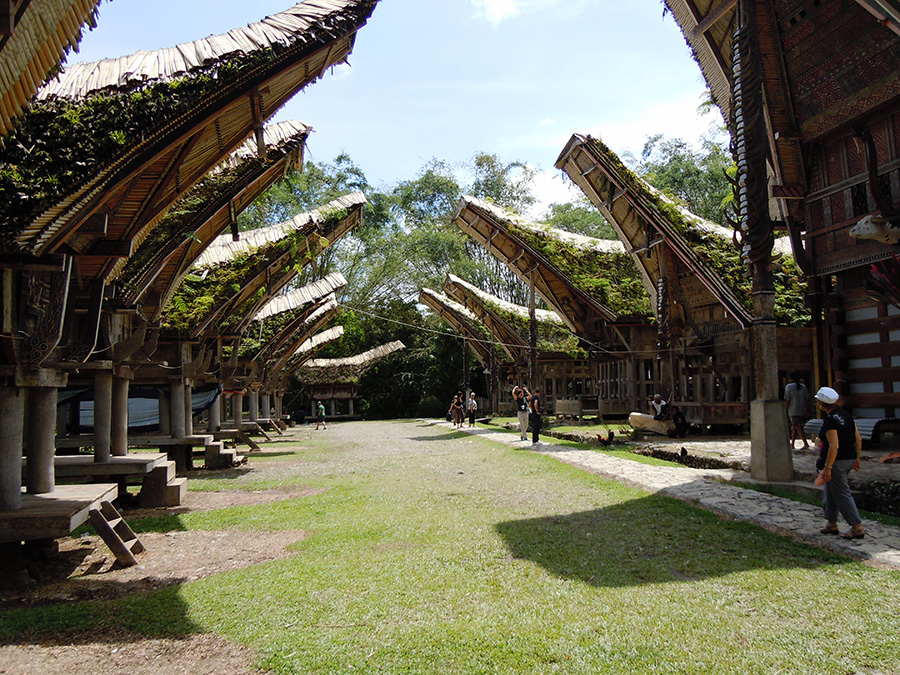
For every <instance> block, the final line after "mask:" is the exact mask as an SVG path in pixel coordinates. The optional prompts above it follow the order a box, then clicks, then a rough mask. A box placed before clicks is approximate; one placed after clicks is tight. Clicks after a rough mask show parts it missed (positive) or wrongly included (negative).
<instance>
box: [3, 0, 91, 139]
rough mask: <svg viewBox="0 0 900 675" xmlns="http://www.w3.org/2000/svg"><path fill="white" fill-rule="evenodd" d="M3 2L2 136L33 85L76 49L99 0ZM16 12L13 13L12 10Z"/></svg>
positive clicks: (34, 88) (22, 108) (25, 104)
mask: <svg viewBox="0 0 900 675" xmlns="http://www.w3.org/2000/svg"><path fill="white" fill-rule="evenodd" d="M9 4H10V3H6V5H7V7H6V11H7V14H8V16H9V18H10V20H12V21H14V22H15V25H14V26H13V28H12V34H10V35H4V36H2V37H0V136H6V134H8V133H9V132H10V131H11V130H12V128H13V124H14V123H15V119H16V118H17V117H19V116H20V115H21V114H22V113H23V112H24V111H25V110H26V109H27V107H28V103H29V101H30V100H31V98H32V97H33V96H34V95H35V93H36V92H37V90H38V88H40V87H41V85H43V84H44V83H45V82H46V80H47V78H48V77H50V76H51V75H52V74H53V73H54V71H55V70H56V69H57V68H58V67H59V64H60V62H61V61H62V60H63V59H64V58H65V57H66V54H67V53H68V52H69V50H70V49H72V48H75V49H77V48H78V43H79V42H80V41H81V32H82V27H83V26H84V25H85V24H87V25H89V26H90V27H91V28H93V27H94V26H95V25H96V23H95V22H96V19H97V5H98V4H100V0H30V2H20V3H12V5H11V7H10V6H9ZM14 10H18V11H14Z"/></svg>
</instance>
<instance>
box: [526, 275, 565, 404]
mask: <svg viewBox="0 0 900 675" xmlns="http://www.w3.org/2000/svg"><path fill="white" fill-rule="evenodd" d="M534 268H535V266H534V265H532V267H531V271H530V272H529V273H528V386H529V387H531V390H532V391H534V388H535V387H537V386H538V383H537V318H536V316H535V314H536V310H535V303H536V298H535V292H534ZM556 395H557V396H559V392H556Z"/></svg>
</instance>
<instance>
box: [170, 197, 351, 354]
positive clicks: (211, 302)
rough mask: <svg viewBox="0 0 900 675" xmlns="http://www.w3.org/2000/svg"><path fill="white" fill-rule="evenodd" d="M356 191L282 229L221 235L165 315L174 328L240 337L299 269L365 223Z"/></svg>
mask: <svg viewBox="0 0 900 675" xmlns="http://www.w3.org/2000/svg"><path fill="white" fill-rule="evenodd" d="M364 204H365V197H364V196H363V195H362V193H354V194H351V195H348V196H346V197H343V198H340V199H336V200H334V201H332V202H330V203H329V204H328V205H327V206H325V207H322V208H320V209H316V210H315V211H310V212H308V213H304V214H300V215H299V216H296V217H295V218H292V219H291V220H289V221H286V222H284V223H279V224H278V225H275V226H271V227H266V228H260V229H259V230H253V231H250V232H245V233H243V235H242V237H241V241H239V242H235V241H232V239H231V237H229V236H223V237H219V238H218V239H217V240H216V241H215V242H214V243H213V244H212V245H211V246H210V247H209V248H208V249H207V250H206V251H205V252H204V254H203V255H202V256H201V257H200V259H199V260H198V262H197V263H196V264H195V265H194V267H192V268H191V269H192V274H190V275H188V276H187V277H186V278H185V281H184V283H183V284H182V285H181V287H180V288H179V289H178V291H177V293H176V295H175V298H174V300H173V302H172V303H171V306H170V308H169V309H167V312H166V321H167V323H168V324H169V325H170V326H172V327H173V328H178V329H180V330H190V331H191V335H193V336H195V337H196V336H199V335H200V334H202V333H203V332H204V331H206V330H207V329H208V328H210V327H212V326H214V325H215V326H218V327H219V329H223V330H226V332H229V333H237V334H240V333H241V332H243V330H245V329H246V328H247V326H248V325H249V324H250V322H251V321H253V319H254V318H255V317H256V315H257V313H258V312H259V311H260V310H261V309H262V307H263V306H264V305H266V304H267V303H268V302H269V301H270V300H271V299H272V298H274V297H276V296H277V295H278V294H279V293H280V291H281V289H283V288H284V287H285V286H286V285H287V284H288V283H289V282H290V281H291V279H293V278H294V277H296V275H297V273H298V270H299V268H300V267H302V266H304V265H306V264H308V263H310V262H311V261H312V260H313V259H314V258H315V256H316V255H318V254H319V253H320V252H321V251H322V250H324V249H325V248H326V247H327V246H329V245H330V244H331V243H333V242H335V241H337V240H338V239H339V238H341V237H342V236H344V235H345V234H346V233H347V232H349V231H350V230H351V229H352V228H353V227H355V226H356V225H357V224H359V223H360V222H361V221H362V209H363V205H364Z"/></svg>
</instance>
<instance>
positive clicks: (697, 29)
mask: <svg viewBox="0 0 900 675" xmlns="http://www.w3.org/2000/svg"><path fill="white" fill-rule="evenodd" d="M665 3H666V6H667V7H668V8H669V11H671V12H672V15H673V16H674V17H675V21H676V22H677V23H678V25H679V27H680V28H681V32H682V33H683V34H684V37H685V40H686V41H687V43H688V45H689V46H690V48H691V50H692V52H693V54H694V59H695V60H696V61H697V63H698V65H699V66H700V70H701V71H702V72H703V77H704V78H706V83H707V85H708V86H709V89H710V91H711V92H712V96H713V100H714V101H715V102H716V105H718V106H719V108H720V109H721V110H722V114H723V115H724V117H725V119H728V118H729V116H730V115H731V106H732V95H731V64H732V38H733V36H734V28H735V7H736V4H737V3H735V2H734V0H665Z"/></svg>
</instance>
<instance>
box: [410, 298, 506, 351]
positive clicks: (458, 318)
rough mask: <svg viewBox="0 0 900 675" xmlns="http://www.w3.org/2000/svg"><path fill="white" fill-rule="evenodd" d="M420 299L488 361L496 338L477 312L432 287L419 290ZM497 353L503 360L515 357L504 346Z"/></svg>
mask: <svg viewBox="0 0 900 675" xmlns="http://www.w3.org/2000/svg"><path fill="white" fill-rule="evenodd" d="M419 301H420V302H421V303H422V304H424V305H426V306H427V307H429V308H430V309H431V310H432V311H433V312H435V313H436V314H437V315H438V316H440V317H441V318H442V319H444V320H445V321H446V322H447V323H449V324H450V326H451V327H452V328H453V329H454V330H455V331H456V332H458V333H459V334H460V335H462V337H464V338H467V339H468V340H469V342H470V344H471V345H472V348H473V350H474V352H475V354H476V356H477V357H478V360H479V361H481V362H482V363H484V364H486V363H487V362H488V355H489V354H490V351H491V345H492V344H493V343H494V340H493V339H492V337H491V333H490V331H489V330H488V329H487V328H486V327H485V325H484V324H483V323H481V321H479V320H478V317H477V316H475V314H473V313H472V312H471V311H469V310H468V309H467V308H466V307H465V306H464V305H462V304H461V303H459V302H456V300H453V299H452V298H449V297H447V296H446V295H444V294H443V293H438V292H437V291H434V290H432V289H430V288H423V289H422V290H421V291H419ZM496 354H497V356H498V358H499V359H501V360H503V359H507V360H512V359H513V356H512V354H510V353H509V352H508V351H507V350H506V349H504V348H500V349H498V350H497V352H496Z"/></svg>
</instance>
